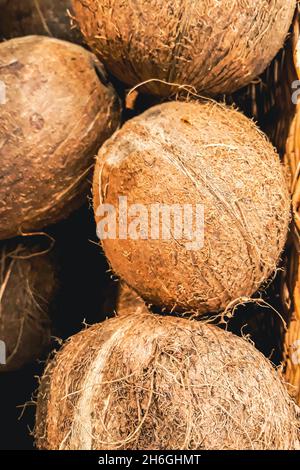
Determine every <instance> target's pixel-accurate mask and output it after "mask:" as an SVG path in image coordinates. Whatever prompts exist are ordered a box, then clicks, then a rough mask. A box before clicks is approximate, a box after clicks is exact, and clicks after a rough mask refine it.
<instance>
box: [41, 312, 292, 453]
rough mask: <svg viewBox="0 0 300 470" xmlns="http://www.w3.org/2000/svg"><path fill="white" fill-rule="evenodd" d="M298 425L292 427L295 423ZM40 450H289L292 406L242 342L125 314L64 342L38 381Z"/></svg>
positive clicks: (168, 320) (179, 322) (199, 327)
mask: <svg viewBox="0 0 300 470" xmlns="http://www.w3.org/2000/svg"><path fill="white" fill-rule="evenodd" d="M298 424H299V423H298ZM35 436H36V443H37V446H38V447H39V448H40V449H51V450H57V449H61V450H78V449H81V450H82V449H83V450H91V449H93V450H102V449H105V450H115V449H118V450H120V449H142V450H152V449H153V450H154V449H156V450H165V449H167V450H175V449H181V450H185V449H192V450H193V449H211V450H223V449H236V450H239V449H257V450H258V449H293V448H295V447H296V446H297V444H298V442H297V441H298V439H299V429H298V427H297V421H296V405H295V404H294V403H293V402H292V400H291V399H290V397H289V395H288V393H287V391H286V389H285V387H284V385H283V384H282V383H281V381H280V379H279V377H278V375H277V372H276V371H275V369H273V368H272V366H271V364H270V363H269V361H268V360H267V359H265V357H264V356H263V355H262V354H261V353H260V352H258V351H257V350H256V349H255V348H254V347H253V346H252V345H251V344H250V343H248V342H246V341H245V340H244V339H241V338H238V337H236V336H234V335H232V334H231V333H228V332H224V331H222V330H220V329H219V328H218V327H216V326H211V325H206V324H202V323H201V322H196V321H187V320H185V319H180V318H173V317H161V316H157V315H152V314H150V313H148V314H147V313H146V314H128V315H125V316H123V317H117V318H114V319H110V320H107V321H106V322H104V323H102V324H98V325H95V326H93V327H91V328H89V329H87V330H85V331H83V332H81V333H79V334H77V335H76V336H74V337H72V338H71V339H70V340H69V342H68V343H67V344H66V345H65V347H64V348H63V349H62V350H61V351H60V352H59V353H58V354H57V355H56V356H55V358H54V360H53V362H50V363H49V365H48V367H47V368H46V371H45V374H44V376H43V378H42V381H41V385H40V389H39V395H38V402H37V420H36V429H35Z"/></svg>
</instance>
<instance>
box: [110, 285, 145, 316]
mask: <svg viewBox="0 0 300 470" xmlns="http://www.w3.org/2000/svg"><path fill="white" fill-rule="evenodd" d="M146 312H148V309H147V306H146V304H145V302H144V301H143V299H142V298H141V297H140V296H139V295H138V294H137V293H136V292H134V291H133V290H132V289H131V288H130V287H128V286H127V285H126V284H124V283H121V284H120V285H119V291H118V296H117V305H116V314H117V315H128V314H132V313H146Z"/></svg>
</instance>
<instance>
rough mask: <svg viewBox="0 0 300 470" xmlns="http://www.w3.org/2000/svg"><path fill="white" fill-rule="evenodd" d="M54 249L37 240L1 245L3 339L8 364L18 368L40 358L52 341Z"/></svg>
mask: <svg viewBox="0 0 300 470" xmlns="http://www.w3.org/2000/svg"><path fill="white" fill-rule="evenodd" d="M56 276H57V274H56V265H55V261H54V258H53V257H52V254H51V252H48V251H47V250H45V249H44V248H43V246H42V245H41V244H39V243H37V242H36V241H34V240H28V239H27V240H20V241H19V240H17V241H15V240H12V241H9V242H5V243H2V244H1V245H0V340H1V341H3V342H4V344H5V349H6V364H1V365H0V372H8V371H11V370H16V369H19V368H21V367H22V366H24V365H25V364H27V363H28V362H32V361H34V360H36V359H38V358H39V357H40V356H41V354H42V353H43V352H44V350H45V349H46V348H47V346H49V344H50V338H51V323H50V317H49V308H50V305H51V301H52V300H53V298H54V294H55V293H56V289H57V277H56Z"/></svg>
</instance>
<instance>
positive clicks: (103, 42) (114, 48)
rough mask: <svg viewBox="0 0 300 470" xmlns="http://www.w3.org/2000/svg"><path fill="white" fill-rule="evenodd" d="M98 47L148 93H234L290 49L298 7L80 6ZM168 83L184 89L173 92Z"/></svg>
mask: <svg viewBox="0 0 300 470" xmlns="http://www.w3.org/2000/svg"><path fill="white" fill-rule="evenodd" d="M73 6H74V11H75V16H76V18H77V20H78V22H79V25H80V27H81V30H82V33H83V35H84V37H85V39H86V41H87V43H88V44H89V45H90V47H91V48H92V49H93V50H94V51H95V52H96V53H97V54H98V55H99V57H101V59H102V60H103V62H104V63H105V64H106V65H107V67H108V68H109V69H110V71H111V72H112V73H113V74H114V75H115V76H116V77H118V78H119V79H120V80H122V81H124V82H125V83H126V84H128V85H132V86H133V85H138V84H140V83H141V82H145V81H149V82H148V83H147V84H144V86H143V87H142V88H140V90H141V91H144V92H146V93H150V94H157V95H169V94H170V93H172V92H174V91H178V90H180V86H185V88H190V87H192V88H193V89H195V90H197V91H198V92H201V93H204V92H205V93H208V94H219V93H231V92H233V91H235V90H237V89H238V88H241V87H242V86H244V85H246V84H248V83H250V82H251V81H252V80H253V78H255V77H256V76H258V75H259V74H260V73H261V72H263V70H264V69H265V68H266V67H267V65H268V64H269V63H270V62H271V60H272V59H273V57H274V56H275V55H276V53H277V52H278V50H279V49H280V48H281V47H282V45H283V43H284V40H285V37H286V35H287V32H288V30H289V26H290V24H291V22H292V18H293V14H294V11H295V6H296V1H295V0H269V1H266V0H256V1H255V2H253V0H246V1H245V0H230V1H228V0H205V1H204V0H193V1H191V0H185V1H183V0H180V1H179V0H176V1H174V0H165V1H164V2H161V1H157V0H136V1H135V2H124V1H123V0H102V1H101V2H100V1H99V0H73ZM162 82H167V83H173V84H174V83H176V84H177V85H178V86H179V88H178V86H177V87H175V88H174V87H170V86H167V85H166V84H163V83H162Z"/></svg>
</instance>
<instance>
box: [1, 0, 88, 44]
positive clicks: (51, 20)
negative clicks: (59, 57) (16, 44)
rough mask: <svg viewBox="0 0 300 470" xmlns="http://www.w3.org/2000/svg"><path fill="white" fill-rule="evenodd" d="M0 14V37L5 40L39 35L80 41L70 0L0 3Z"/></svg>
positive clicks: (9, 0) (19, 0) (4, 0)
mask: <svg viewBox="0 0 300 470" xmlns="http://www.w3.org/2000/svg"><path fill="white" fill-rule="evenodd" d="M0 11H1V17H0V35H1V36H2V37H3V38H5V39H11V38H14V37H19V36H27V35H30V34H42V35H44V36H53V37H56V38H59V39H65V40H68V41H71V42H76V43H78V44H80V43H82V42H83V38H82V36H81V34H80V31H79V29H78V28H76V27H75V25H74V24H73V22H72V14H73V11H72V5H71V0H42V1H41V0H0Z"/></svg>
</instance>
